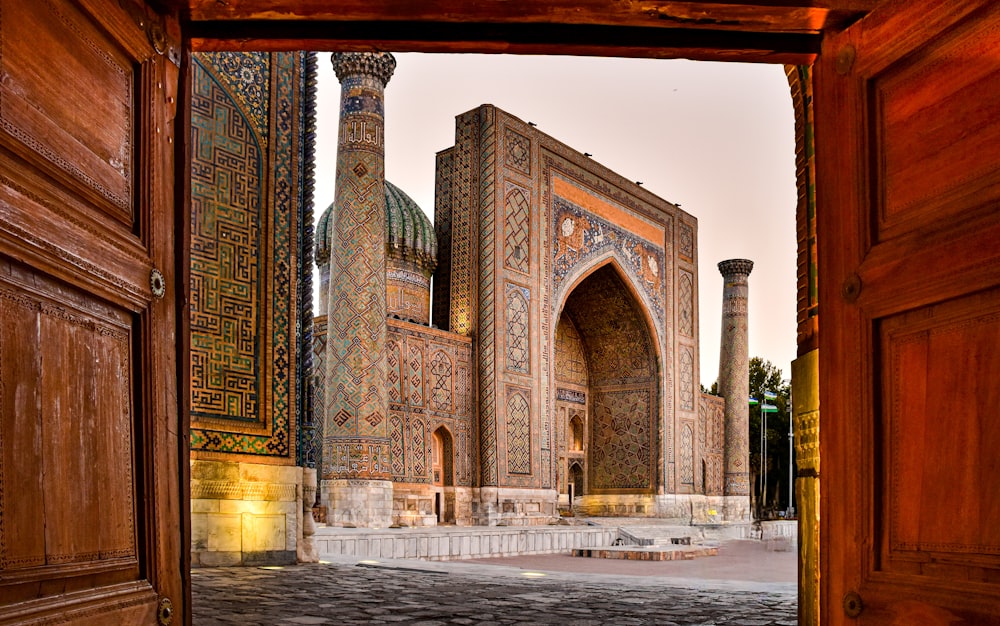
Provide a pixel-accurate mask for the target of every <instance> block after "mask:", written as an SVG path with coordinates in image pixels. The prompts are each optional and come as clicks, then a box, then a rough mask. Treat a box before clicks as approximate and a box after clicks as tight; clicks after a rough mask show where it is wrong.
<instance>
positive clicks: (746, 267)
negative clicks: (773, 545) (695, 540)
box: [719, 259, 753, 521]
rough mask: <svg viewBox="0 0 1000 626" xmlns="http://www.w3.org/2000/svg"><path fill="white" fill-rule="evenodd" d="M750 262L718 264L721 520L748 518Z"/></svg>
mask: <svg viewBox="0 0 1000 626" xmlns="http://www.w3.org/2000/svg"><path fill="white" fill-rule="evenodd" d="M751 270H753V261H750V260H747V259H731V260H729V261H722V262H721V263H719V271H720V272H722V278H723V283H724V284H723V288H722V338H721V349H720V351H719V394H720V395H721V396H722V397H723V398H725V399H726V411H725V435H726V448H725V457H724V461H723V462H724V464H725V465H724V466H725V487H724V492H723V493H724V494H725V500H726V501H725V517H726V519H727V520H730V521H743V520H748V519H749V518H750V404H749V398H750V357H749V354H748V353H749V345H748V344H749V338H748V334H747V298H748V295H749V288H748V285H747V278H748V277H749V276H750V271H751Z"/></svg>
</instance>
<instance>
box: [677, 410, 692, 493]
mask: <svg viewBox="0 0 1000 626" xmlns="http://www.w3.org/2000/svg"><path fill="white" fill-rule="evenodd" d="M680 460H681V470H680V473H681V484H682V485H692V486H694V432H692V430H691V425H690V424H684V427H683V428H681V443H680Z"/></svg>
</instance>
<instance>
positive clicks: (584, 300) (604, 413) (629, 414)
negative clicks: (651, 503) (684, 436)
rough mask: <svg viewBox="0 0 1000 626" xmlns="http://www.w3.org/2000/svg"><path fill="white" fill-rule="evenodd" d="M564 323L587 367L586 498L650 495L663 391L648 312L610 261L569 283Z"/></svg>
mask: <svg viewBox="0 0 1000 626" xmlns="http://www.w3.org/2000/svg"><path fill="white" fill-rule="evenodd" d="M564 316H565V318H568V320H569V321H570V322H571V323H572V324H573V326H574V327H575V328H576V329H577V331H578V333H579V337H580V341H581V343H582V345H583V352H584V355H585V359H586V361H587V371H588V380H587V394H586V403H587V413H588V424H589V428H588V445H587V460H586V464H585V466H586V472H587V485H588V488H587V489H588V493H591V494H595V495H600V494H627V493H631V494H649V493H655V491H656V489H657V487H658V486H659V482H660V481H659V476H658V474H657V470H656V468H657V465H658V462H659V446H658V441H659V426H660V422H661V421H660V419H659V415H660V388H661V384H660V367H659V358H658V355H659V350H658V348H657V342H656V335H655V333H654V330H653V325H652V323H651V319H650V316H649V313H648V308H646V307H645V306H644V303H643V302H642V300H641V299H640V297H639V295H638V293H637V290H636V289H635V288H634V285H632V284H631V283H630V282H629V280H628V277H627V275H626V274H625V273H624V272H622V271H621V266H620V265H619V264H618V263H616V262H615V261H614V259H613V258H612V257H610V256H609V257H606V258H605V260H604V262H603V263H597V264H594V265H592V266H591V268H590V270H589V271H588V272H586V273H585V274H584V275H582V276H580V277H579V278H578V279H577V280H576V281H574V283H573V288H572V290H570V291H569V292H568V293H567V294H566V295H565V297H564V298H563V299H562V302H561V303H560V307H559V318H557V319H558V320H563V319H564Z"/></svg>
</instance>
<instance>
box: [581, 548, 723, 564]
mask: <svg viewBox="0 0 1000 626" xmlns="http://www.w3.org/2000/svg"><path fill="white" fill-rule="evenodd" d="M718 554H719V548H718V547H716V546H674V547H666V546H664V547H662V548H660V547H635V546H612V547H606V548H583V549H575V550H573V556H580V557H589V558H593V559H625V560H629V561H690V560H691V559H696V558H699V557H705V556H718Z"/></svg>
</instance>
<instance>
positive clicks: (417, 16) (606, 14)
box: [175, 0, 876, 32]
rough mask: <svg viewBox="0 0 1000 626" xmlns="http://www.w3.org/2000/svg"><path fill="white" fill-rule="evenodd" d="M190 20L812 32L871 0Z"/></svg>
mask: <svg viewBox="0 0 1000 626" xmlns="http://www.w3.org/2000/svg"><path fill="white" fill-rule="evenodd" d="M175 4H176V5H177V6H178V8H179V9H180V10H181V11H182V12H185V13H186V14H187V15H188V16H189V17H190V19H191V20H193V21H207V20H244V19H258V20H259V19H263V20H347V21H363V20H382V19H386V18H387V17H389V18H392V19H396V20H400V21H409V22H427V21H443V22H481V23H502V22H512V23H514V22H521V23H530V22H545V23H557V24H618V25H631V26H635V25H658V26H671V25H676V26H683V27H687V28H724V29H730V30H756V31H768V30H770V31H784V32H793V31H798V32H817V31H819V30H820V29H821V28H824V27H827V28H836V27H839V26H843V25H844V23H845V21H848V20H850V19H851V17H852V16H856V15H858V14H861V13H865V12H867V11H870V10H871V9H872V8H873V7H874V5H875V4H876V2H875V1H873V0H853V1H842V2H837V1H818V2H809V1H802V0H776V1H771V2H767V3H761V2H748V1H742V0H729V1H726V2H713V1H711V0H709V1H702V2H608V1H607V0H584V1H583V2H579V1H572V0H550V1H547V2H476V3H470V2H463V1H462V0H433V1H428V2H406V3H400V2H392V1H391V0H375V1H372V2H366V1H365V0H349V1H347V2H338V3H337V4H336V5H331V4H330V3H329V2H324V1H322V0H305V1H301V0H295V1H293V0H284V1H278V2H239V3H235V2H217V1H215V0H190V1H189V2H177V3H175Z"/></svg>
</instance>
